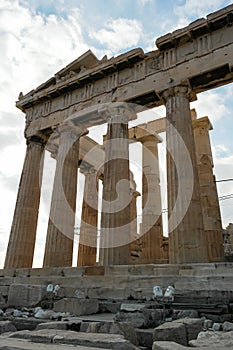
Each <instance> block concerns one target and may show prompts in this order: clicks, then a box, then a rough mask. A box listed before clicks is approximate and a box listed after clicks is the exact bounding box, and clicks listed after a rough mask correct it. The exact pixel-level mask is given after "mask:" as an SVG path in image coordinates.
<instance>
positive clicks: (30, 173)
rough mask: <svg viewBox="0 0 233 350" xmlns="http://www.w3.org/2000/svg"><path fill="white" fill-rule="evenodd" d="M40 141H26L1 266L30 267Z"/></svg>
mask: <svg viewBox="0 0 233 350" xmlns="http://www.w3.org/2000/svg"><path fill="white" fill-rule="evenodd" d="M43 160H44V143H43V141H42V140H41V139H39V138H37V137H32V138H30V140H28V144H27V150H26V156H25V160H24V165H23V171H22V175H21V180H20V184H19V190H18V196H17V201H16V207H15V212H14V218H13V222H12V227H11V233H10V238H9V243H8V248H7V253H6V259H5V266H4V267H5V268H31V267H32V262H33V255H34V247H35V240H36V229H37V220H38V211H39V204H40V190H41V177H42V171H43Z"/></svg>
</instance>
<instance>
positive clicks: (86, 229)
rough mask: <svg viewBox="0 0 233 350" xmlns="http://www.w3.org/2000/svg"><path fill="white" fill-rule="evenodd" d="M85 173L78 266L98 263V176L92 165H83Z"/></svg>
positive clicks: (82, 170) (81, 169)
mask: <svg viewBox="0 0 233 350" xmlns="http://www.w3.org/2000/svg"><path fill="white" fill-rule="evenodd" d="M80 171H81V172H82V173H83V174H84V175H85V185H84V195H83V206H82V220H81V227H80V237H79V248H78V266H92V265H96V252H97V234H98V187H99V186H98V183H99V180H98V177H97V173H96V170H95V169H94V168H93V167H91V166H88V165H86V166H81V167H80Z"/></svg>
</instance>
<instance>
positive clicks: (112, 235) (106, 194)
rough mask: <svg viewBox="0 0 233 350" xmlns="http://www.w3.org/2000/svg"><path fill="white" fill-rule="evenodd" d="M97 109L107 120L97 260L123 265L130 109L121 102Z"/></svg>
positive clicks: (125, 259) (126, 251) (127, 230)
mask: <svg viewBox="0 0 233 350" xmlns="http://www.w3.org/2000/svg"><path fill="white" fill-rule="evenodd" d="M115 105H116V104H115ZM100 113H101V114H102V117H103V116H104V117H105V120H107V122H108V130H107V138H106V142H105V145H104V147H105V163H104V180H103V201H102V215H101V239H100V264H102V265H121V264H123V265H124V264H129V262H130V244H129V243H130V240H131V237H130V181H129V180H130V175H129V140H128V121H129V120H130V118H131V119H132V116H131V114H132V113H131V111H128V110H127V107H125V106H124V105H123V104H122V105H119V107H117V106H116V107H112V108H108V109H106V110H102V111H100Z"/></svg>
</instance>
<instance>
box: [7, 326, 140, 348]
mask: <svg viewBox="0 0 233 350" xmlns="http://www.w3.org/2000/svg"><path fill="white" fill-rule="evenodd" d="M9 338H11V339H12V338H16V339H24V340H28V341H31V342H33V343H45V344H62V345H64V344H66V345H75V346H77V345H78V346H83V347H90V348H104V349H114V350H138V348H137V347H136V346H134V345H133V344H131V343H130V342H129V341H128V340H126V339H125V338H124V337H123V336H122V335H119V334H105V333H83V332H73V331H64V330H57V329H55V330H54V329H41V330H38V331H19V332H15V333H12V334H10V335H9Z"/></svg>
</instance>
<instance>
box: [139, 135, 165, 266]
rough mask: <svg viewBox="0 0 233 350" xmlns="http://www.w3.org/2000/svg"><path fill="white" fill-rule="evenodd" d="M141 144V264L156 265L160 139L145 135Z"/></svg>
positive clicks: (159, 236) (159, 234)
mask: <svg viewBox="0 0 233 350" xmlns="http://www.w3.org/2000/svg"><path fill="white" fill-rule="evenodd" d="M138 141H140V142H141V143H142V172H143V173H142V225H141V236H142V237H141V240H142V256H141V262H142V263H143V264H150V263H156V262H158V261H159V260H160V259H161V258H162V242H163V234H162V208H161V193H160V176H159V160H158V143H159V142H161V139H160V137H158V136H156V135H150V134H149V135H147V136H144V137H142V138H139V139H138Z"/></svg>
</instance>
